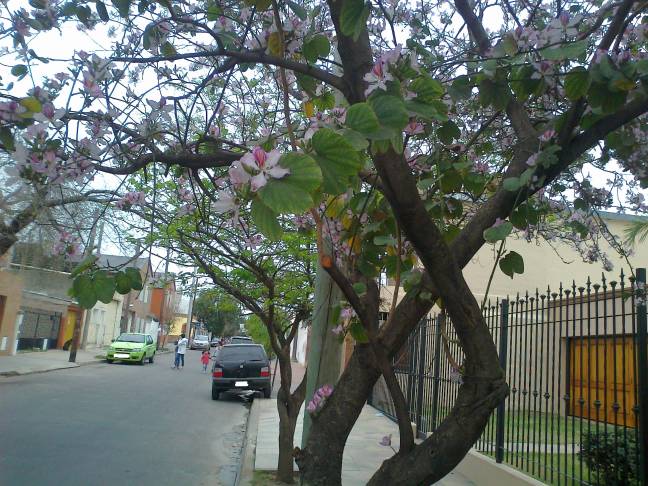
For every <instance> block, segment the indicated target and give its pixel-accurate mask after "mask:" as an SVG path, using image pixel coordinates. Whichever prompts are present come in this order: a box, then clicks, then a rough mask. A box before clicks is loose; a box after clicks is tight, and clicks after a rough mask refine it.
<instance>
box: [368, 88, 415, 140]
mask: <svg viewBox="0 0 648 486" xmlns="http://www.w3.org/2000/svg"><path fill="white" fill-rule="evenodd" d="M369 104H370V105H371V108H373V111H374V113H375V114H376V117H378V121H379V122H380V124H381V125H383V126H384V127H387V128H392V129H394V130H397V131H398V132H399V133H400V131H401V130H402V129H403V128H405V125H407V124H408V123H409V115H408V114H407V110H406V109H405V103H404V102H403V100H402V99H400V98H396V97H395V96H391V95H377V96H372V97H371V98H370V99H369Z"/></svg>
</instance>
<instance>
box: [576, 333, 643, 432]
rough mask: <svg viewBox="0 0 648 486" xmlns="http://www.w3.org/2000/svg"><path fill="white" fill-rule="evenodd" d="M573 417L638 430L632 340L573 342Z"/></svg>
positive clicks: (594, 339) (588, 338) (600, 339)
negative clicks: (634, 410) (636, 428)
mask: <svg viewBox="0 0 648 486" xmlns="http://www.w3.org/2000/svg"><path fill="white" fill-rule="evenodd" d="M569 347H570V353H569V354H570V359H569V376H570V393H569V395H570V401H569V403H570V414H571V415H573V416H576V417H583V418H587V419H590V420H596V421H599V422H607V423H610V424H617V425H622V426H626V427H635V426H636V417H635V413H634V412H633V408H634V406H635V404H636V403H637V390H636V377H635V369H636V367H635V355H634V352H635V350H634V339H633V337H632V336H614V337H613V336H606V337H604V336H592V337H583V338H580V337H575V338H572V339H570V340H569Z"/></svg>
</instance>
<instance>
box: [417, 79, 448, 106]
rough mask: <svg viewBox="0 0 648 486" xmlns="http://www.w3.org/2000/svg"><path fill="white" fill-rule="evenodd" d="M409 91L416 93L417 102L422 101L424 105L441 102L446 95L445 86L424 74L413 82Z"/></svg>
mask: <svg viewBox="0 0 648 486" xmlns="http://www.w3.org/2000/svg"><path fill="white" fill-rule="evenodd" d="M409 89H410V91H413V92H414V93H416V99H417V101H422V102H423V103H430V102H432V101H434V100H439V99H440V98H441V97H442V96H443V93H444V89H443V85H442V84H441V83H440V82H438V81H437V80H436V79H433V78H431V77H430V76H428V75H427V74H422V75H421V76H419V77H417V78H416V79H414V80H412V82H411V83H410V85H409Z"/></svg>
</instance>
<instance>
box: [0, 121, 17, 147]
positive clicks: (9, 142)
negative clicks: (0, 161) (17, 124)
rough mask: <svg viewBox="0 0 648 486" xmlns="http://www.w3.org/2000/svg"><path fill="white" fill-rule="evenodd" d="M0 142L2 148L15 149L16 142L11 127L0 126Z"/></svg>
mask: <svg viewBox="0 0 648 486" xmlns="http://www.w3.org/2000/svg"><path fill="white" fill-rule="evenodd" d="M0 143H2V145H3V148H4V149H5V150H6V151H8V152H13V151H14V150H16V143H15V141H14V136H13V133H12V132H11V128H9V127H0Z"/></svg>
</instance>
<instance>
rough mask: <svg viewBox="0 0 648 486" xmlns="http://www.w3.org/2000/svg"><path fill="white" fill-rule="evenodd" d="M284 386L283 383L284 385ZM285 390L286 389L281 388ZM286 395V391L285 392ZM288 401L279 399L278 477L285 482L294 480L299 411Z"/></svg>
mask: <svg viewBox="0 0 648 486" xmlns="http://www.w3.org/2000/svg"><path fill="white" fill-rule="evenodd" d="M282 388H283V385H282ZM280 391H285V390H280ZM283 395H285V393H283ZM290 408H292V407H289V406H287V404H286V402H284V401H283V400H279V399H277V410H278V411H279V461H278V462H277V479H278V480H279V481H281V482H283V483H288V484H290V483H293V482H294V470H293V448H294V447H295V446H294V440H295V427H296V425H297V416H298V415H299V409H297V412H296V413H295V412H294V411H293V413H290V412H291V410H290Z"/></svg>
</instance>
